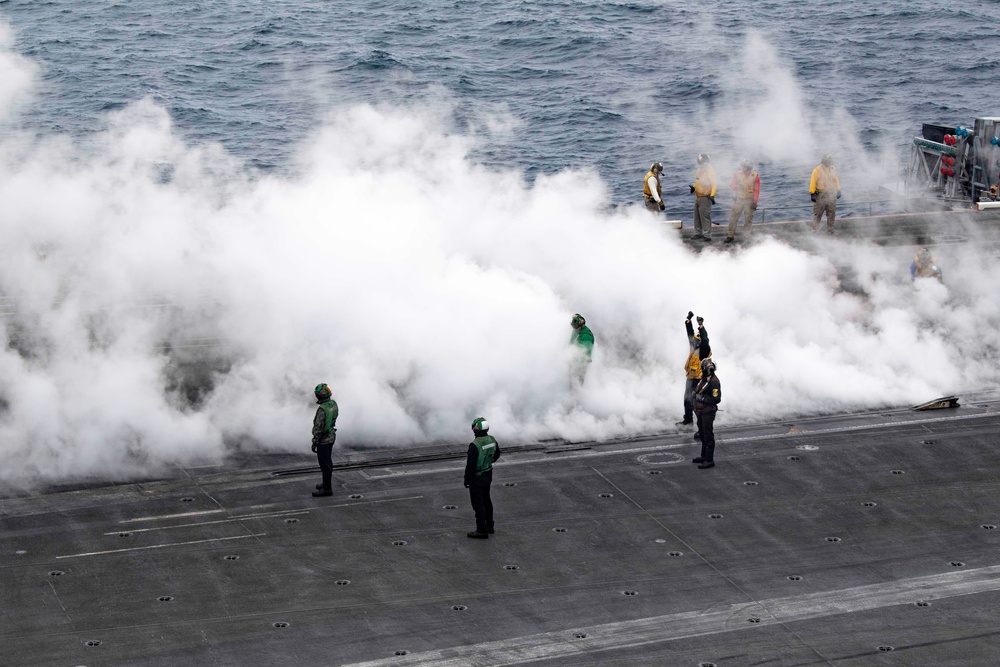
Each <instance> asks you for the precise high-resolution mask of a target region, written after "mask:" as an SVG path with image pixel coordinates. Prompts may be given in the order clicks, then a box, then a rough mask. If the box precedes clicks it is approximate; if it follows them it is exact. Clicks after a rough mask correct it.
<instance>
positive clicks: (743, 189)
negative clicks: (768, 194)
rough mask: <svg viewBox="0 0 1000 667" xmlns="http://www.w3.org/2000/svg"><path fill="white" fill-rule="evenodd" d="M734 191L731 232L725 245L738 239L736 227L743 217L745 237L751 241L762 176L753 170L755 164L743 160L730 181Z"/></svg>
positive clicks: (730, 219)
mask: <svg viewBox="0 0 1000 667" xmlns="http://www.w3.org/2000/svg"><path fill="white" fill-rule="evenodd" d="M729 187H730V188H732V190H733V197H734V198H733V210H732V211H730V213H729V231H728V233H727V234H726V240H725V243H732V242H733V241H734V240H735V239H736V225H737V223H739V221H740V216H743V218H744V222H743V237H744V238H745V239H746V240H747V241H749V240H750V233H751V232H752V231H753V227H752V225H753V212H754V211H756V210H757V200H758V199H760V176H759V175H758V174H757V172H756V171H754V170H753V162H751V161H750V160H743V162H741V163H740V170H739V171H737V172H736V173H735V174H733V178H732V180H730V181H729Z"/></svg>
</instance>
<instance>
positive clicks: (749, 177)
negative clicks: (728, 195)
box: [735, 171, 757, 199]
mask: <svg viewBox="0 0 1000 667" xmlns="http://www.w3.org/2000/svg"><path fill="white" fill-rule="evenodd" d="M756 182H757V172H756V171H751V172H750V173H749V174H744V173H743V172H742V171H740V172H739V173H738V174H736V193H735V194H736V198H737V199H753V188H754V184H756Z"/></svg>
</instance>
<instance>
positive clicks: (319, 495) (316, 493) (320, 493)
mask: <svg viewBox="0 0 1000 667" xmlns="http://www.w3.org/2000/svg"><path fill="white" fill-rule="evenodd" d="M313 495H314V496H315V497H317V498H324V497H326V496H332V495H333V491H325V490H323V489H320V490H319V491H313Z"/></svg>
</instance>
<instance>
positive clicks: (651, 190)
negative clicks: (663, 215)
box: [642, 162, 666, 213]
mask: <svg viewBox="0 0 1000 667" xmlns="http://www.w3.org/2000/svg"><path fill="white" fill-rule="evenodd" d="M662 173H663V163H662V162H654V163H653V165H652V166H651V167H650V168H649V171H648V172H646V178H644V179H643V181H642V198H643V200H645V202H646V210H649V211H652V212H653V213H656V212H657V211H662V210H663V209H664V208H666V206H665V205H664V203H663V188H662V187H661V186H660V175H661V174H662Z"/></svg>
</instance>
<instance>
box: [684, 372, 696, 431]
mask: <svg viewBox="0 0 1000 667" xmlns="http://www.w3.org/2000/svg"><path fill="white" fill-rule="evenodd" d="M697 387H698V378H694V379H693V380H692V379H691V378H688V381H687V384H686V385H685V386H684V421H686V422H690V421H692V420H691V415H692V414H694V390H695V389H696V388H697Z"/></svg>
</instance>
